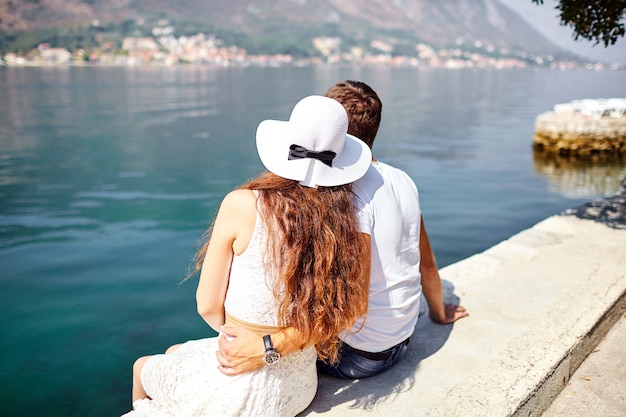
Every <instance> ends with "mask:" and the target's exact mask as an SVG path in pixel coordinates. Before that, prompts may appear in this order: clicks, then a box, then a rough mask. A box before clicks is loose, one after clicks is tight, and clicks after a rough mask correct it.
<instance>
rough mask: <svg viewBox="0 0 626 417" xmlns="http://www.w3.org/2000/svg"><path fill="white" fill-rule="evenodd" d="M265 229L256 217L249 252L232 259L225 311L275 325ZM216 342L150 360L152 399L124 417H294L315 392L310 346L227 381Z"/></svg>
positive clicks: (147, 384)
mask: <svg viewBox="0 0 626 417" xmlns="http://www.w3.org/2000/svg"><path fill="white" fill-rule="evenodd" d="M265 235H266V233H265V228H264V227H262V222H261V219H260V217H259V215H258V214H257V220H256V225H255V230H254V233H253V236H252V239H251V241H250V244H249V245H248V248H247V249H246V250H245V251H244V252H243V253H242V254H241V255H239V256H235V257H234V259H233V264H232V268H231V275H230V281H229V286H228V291H227V295H226V301H225V308H226V311H227V312H228V314H230V315H232V316H234V317H235V318H237V319H239V320H243V321H246V322H249V323H254V324H258V325H262V326H276V325H277V318H276V306H275V301H274V296H273V295H272V291H271V289H270V285H267V284H266V282H269V281H268V280H269V277H266V276H265V273H264V270H263V265H262V257H261V254H262V253H263V250H264V248H265ZM216 350H217V338H207V339H201V340H192V341H188V342H186V343H185V344H183V345H182V346H181V347H180V348H179V349H178V350H176V351H175V352H173V353H171V354H168V355H155V356H153V357H152V358H150V359H149V360H148V361H147V362H146V364H145V366H144V368H143V371H142V373H141V381H142V383H143V385H144V388H145V390H146V393H147V394H148V395H149V396H150V398H151V399H146V400H138V401H135V403H134V404H133V408H134V409H133V411H131V412H129V413H127V414H125V415H124V416H123V417H143V416H150V417H161V416H163V417H166V416H167V417H174V416H176V417H200V416H220V417H226V416H272V417H274V416H295V415H296V414H298V413H299V412H301V411H303V410H304V409H305V408H306V407H307V406H308V405H309V404H310V403H311V401H312V400H313V397H314V396H315V392H316V390H317V372H316V366H315V362H316V359H317V355H316V353H315V349H314V348H313V347H311V348H307V349H305V350H303V351H299V352H296V353H293V354H290V355H287V356H285V357H282V358H281V360H280V361H279V362H278V363H277V364H275V365H272V366H271V367H270V366H264V367H263V368H261V369H260V370H258V371H254V372H248V373H245V374H243V375H239V376H232V377H231V376H225V375H223V374H222V373H221V372H220V371H218V369H217V366H218V362H217V359H216V356H215V351H216Z"/></svg>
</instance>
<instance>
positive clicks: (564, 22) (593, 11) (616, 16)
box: [533, 0, 626, 47]
mask: <svg viewBox="0 0 626 417" xmlns="http://www.w3.org/2000/svg"><path fill="white" fill-rule="evenodd" d="M533 3H537V4H543V0H533ZM555 9H557V10H559V11H560V18H561V26H571V27H572V28H573V29H574V34H573V37H574V39H575V40H578V38H579V37H582V38H584V39H587V40H590V41H593V40H594V39H595V44H596V45H597V44H599V43H603V44H604V46H605V47H607V46H609V45H613V44H615V42H617V40H618V39H619V38H620V37H623V36H624V23H622V22H620V21H621V19H622V17H623V16H624V10H625V9H626V0H592V1H583V0H559V4H558V5H557V6H556V7H555Z"/></svg>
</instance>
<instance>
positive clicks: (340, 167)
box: [256, 120, 372, 187]
mask: <svg viewBox="0 0 626 417" xmlns="http://www.w3.org/2000/svg"><path fill="white" fill-rule="evenodd" d="M289 130H290V129H289V122H286V121H280V120H264V121H263V122H261V123H260V124H259V127H258V128H257V132H256V145H257V151H258V153H259V157H260V158H261V162H263V165H265V168H267V169H268V170H269V171H270V172H273V173H274V174H276V175H278V176H280V177H283V178H288V179H292V180H296V181H299V182H301V183H302V184H303V185H306V186H309V187H315V186H322V187H332V186H336V185H343V184H347V183H350V182H353V181H356V180H358V179H359V178H361V177H362V176H363V175H365V172H366V171H367V169H368V168H369V166H370V163H371V161H372V152H371V150H370V148H369V147H368V146H367V144H365V142H363V141H362V140H360V139H358V138H357V137H355V136H352V135H350V134H346V137H345V142H344V146H343V150H342V151H341V152H340V153H338V154H337V155H336V156H335V158H334V159H333V161H332V166H328V165H326V164H324V163H323V162H321V161H318V160H316V159H310V158H303V159H291V160H290V159H288V158H289V147H290V146H291V145H292V144H293V139H292V138H291V136H290V133H289Z"/></svg>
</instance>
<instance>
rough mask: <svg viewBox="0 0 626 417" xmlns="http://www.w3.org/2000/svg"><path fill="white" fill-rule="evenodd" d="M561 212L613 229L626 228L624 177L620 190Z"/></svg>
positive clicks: (625, 182) (625, 186) (625, 188)
mask: <svg viewBox="0 0 626 417" xmlns="http://www.w3.org/2000/svg"><path fill="white" fill-rule="evenodd" d="M561 214H562V215H566V216H567V215H569V216H576V217H578V218H581V219H588V220H593V221H596V222H599V223H603V224H606V225H607V226H609V227H611V228H613V229H622V230H626V178H624V180H622V190H621V191H619V192H617V193H616V194H614V195H611V196H608V197H604V198H601V199H597V200H594V201H590V202H588V203H586V204H583V205H582V206H579V207H576V208H573V209H568V210H565V211H564V212H563V213H561Z"/></svg>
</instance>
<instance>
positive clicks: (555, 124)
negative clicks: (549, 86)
mask: <svg viewBox="0 0 626 417" xmlns="http://www.w3.org/2000/svg"><path fill="white" fill-rule="evenodd" d="M533 148H534V149H535V150H537V151H541V152H546V153H556V154H559V155H572V156H577V157H581V158H591V159H597V158H606V157H609V158H610V157H625V156H626V99H624V98H614V99H584V100H575V101H572V102H570V103H565V104H556V105H555V106H554V109H553V110H552V111H548V112H545V113H541V114H540V115H539V116H537V118H536V120H535V134H534V139H533Z"/></svg>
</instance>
